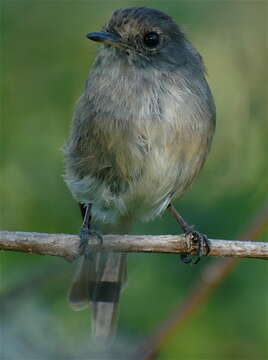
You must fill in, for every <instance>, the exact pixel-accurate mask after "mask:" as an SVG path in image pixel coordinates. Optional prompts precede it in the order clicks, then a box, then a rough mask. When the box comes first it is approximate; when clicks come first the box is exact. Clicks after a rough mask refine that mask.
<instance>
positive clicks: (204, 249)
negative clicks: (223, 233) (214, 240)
mask: <svg viewBox="0 0 268 360" xmlns="http://www.w3.org/2000/svg"><path fill="white" fill-rule="evenodd" d="M185 236H186V237H187V239H189V240H190V248H191V249H193V250H194V252H195V253H196V254H195V255H192V254H186V253H183V254H181V260H182V261H183V262H184V263H185V264H190V263H191V264H197V263H198V262H199V261H200V259H201V257H202V256H206V255H208V253H209V243H208V238H207V236H206V235H205V234H202V233H200V232H198V231H193V230H192V227H189V229H188V230H187V231H186V232H185Z"/></svg>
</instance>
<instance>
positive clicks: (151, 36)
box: [143, 32, 160, 48]
mask: <svg viewBox="0 0 268 360" xmlns="http://www.w3.org/2000/svg"><path fill="white" fill-rule="evenodd" d="M159 41H160V39H159V35H158V34H157V33H156V32H150V33H148V34H146V35H144V38H143V42H144V44H145V45H146V46H147V47H149V48H154V47H156V46H157V45H158V44H159Z"/></svg>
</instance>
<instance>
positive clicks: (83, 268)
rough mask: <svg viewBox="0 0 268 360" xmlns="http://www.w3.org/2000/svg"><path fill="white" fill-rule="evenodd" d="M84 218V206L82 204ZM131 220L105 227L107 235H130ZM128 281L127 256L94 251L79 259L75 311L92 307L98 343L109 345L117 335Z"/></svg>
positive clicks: (72, 293)
mask: <svg viewBox="0 0 268 360" xmlns="http://www.w3.org/2000/svg"><path fill="white" fill-rule="evenodd" d="M80 210H81V214H82V217H83V218H84V216H85V207H84V206H83V205H82V204H80ZM130 224H131V221H130V219H128V218H124V219H122V221H121V222H119V223H118V224H116V225H108V226H106V231H105V232H106V233H107V232H108V233H114V234H120V233H121V234H122V233H127V230H128V229H129V226H130ZM126 282H127V255H126V254H123V253H112V252H110V253H105V252H91V253H90V254H88V255H84V256H83V257H82V259H81V260H80V263H79V266H78V268H77V271H76V273H75V275H74V278H73V281H72V285H71V288H70V291H69V302H70V304H71V307H72V308H73V309H74V310H82V309H84V308H86V307H88V306H89V305H91V306H92V316H91V319H92V321H91V323H92V325H91V328H92V335H93V337H94V338H95V340H97V341H98V342H102V343H105V342H108V341H110V339H111V337H112V336H113V335H114V334H115V331H116V326H117V316H118V303H119V298H120V293H121V290H122V289H123V288H124V287H125V285H126Z"/></svg>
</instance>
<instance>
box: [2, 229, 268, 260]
mask: <svg viewBox="0 0 268 360" xmlns="http://www.w3.org/2000/svg"><path fill="white" fill-rule="evenodd" d="M79 243H80V242H79V237H78V236H77V235H69V234H46V233H34V232H20V231H16V232H12V231H0V250H12V251H21V252H27V253H34V254H42V255H53V256H62V257H65V258H66V259H69V260H72V259H74V258H76V257H77V256H78V255H79ZM89 247H90V248H92V250H94V251H116V252H118V251H119V252H158V253H189V254H195V253H196V250H197V244H196V243H195V242H194V241H193V240H192V238H191V236H186V235H184V234H182V235H158V236H152V235H139V236H136V235H105V236H104V237H103V243H102V245H100V244H99V242H98V241H95V240H94V238H93V241H92V242H90V244H89ZM209 247H210V252H209V254H208V256H218V257H239V258H241V257H243V258H259V259H268V242H251V241H246V242H243V241H235V240H214V239H209Z"/></svg>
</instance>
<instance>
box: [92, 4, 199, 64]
mask: <svg viewBox="0 0 268 360" xmlns="http://www.w3.org/2000/svg"><path fill="white" fill-rule="evenodd" d="M87 37H88V38H89V39H90V40H93V41H98V42H100V43H102V44H103V45H104V48H105V54H106V56H109V52H110V53H111V54H112V53H113V54H115V55H116V56H119V57H120V58H121V59H122V60H125V61H126V62H128V63H130V64H135V65H136V66H139V67H146V66H148V65H152V66H154V67H158V68H161V67H162V66H181V65H182V64H184V63H185V62H187V59H188V58H189V56H190V57H191V49H192V48H191V46H190V48H189V43H188V42H187V41H186V39H185V35H184V34H183V32H182V31H181V30H180V28H179V26H178V25H177V24H176V23H175V22H174V21H173V20H172V19H171V17H169V16H168V15H166V14H164V13H162V12H161V11H159V10H154V9H149V8H126V9H119V10H116V11H115V12H114V13H113V14H112V16H111V18H110V20H109V21H108V22H107V24H106V26H105V27H104V28H103V29H102V31H101V32H93V33H89V34H87ZM107 49H109V50H108V51H107Z"/></svg>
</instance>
